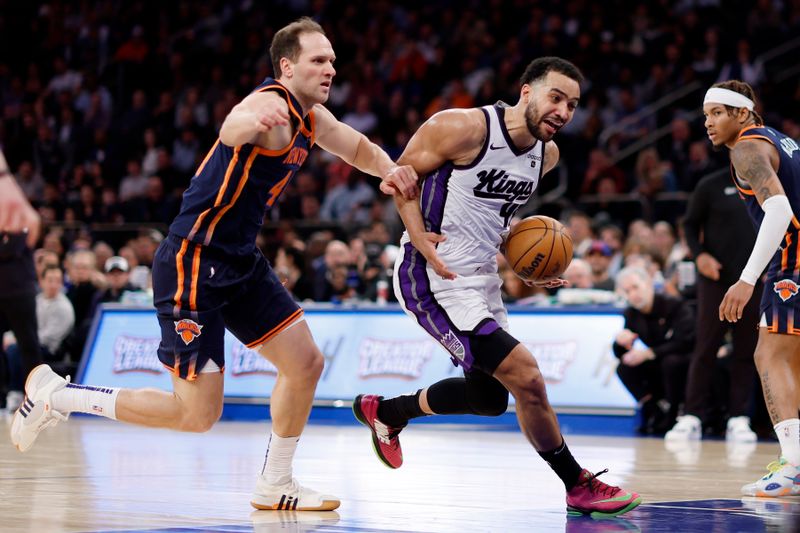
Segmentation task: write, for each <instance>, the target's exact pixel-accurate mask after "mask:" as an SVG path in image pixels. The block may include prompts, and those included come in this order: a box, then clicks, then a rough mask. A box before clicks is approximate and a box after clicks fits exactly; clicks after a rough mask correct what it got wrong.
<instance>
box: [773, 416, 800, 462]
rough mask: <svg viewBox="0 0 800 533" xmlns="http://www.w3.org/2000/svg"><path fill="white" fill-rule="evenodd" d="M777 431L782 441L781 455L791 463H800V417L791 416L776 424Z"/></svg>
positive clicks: (779, 440)
mask: <svg viewBox="0 0 800 533" xmlns="http://www.w3.org/2000/svg"><path fill="white" fill-rule="evenodd" d="M775 433H776V434H777V435H778V442H780V443H781V455H782V456H783V458H784V459H786V460H787V461H789V463H791V464H793V465H795V466H799V465H800V418H789V419H788V420H782V421H781V422H778V423H777V424H775Z"/></svg>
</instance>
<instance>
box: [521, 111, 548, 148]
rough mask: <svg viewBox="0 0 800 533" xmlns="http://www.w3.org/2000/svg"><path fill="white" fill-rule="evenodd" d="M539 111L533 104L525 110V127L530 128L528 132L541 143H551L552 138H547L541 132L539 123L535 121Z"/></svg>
mask: <svg viewBox="0 0 800 533" xmlns="http://www.w3.org/2000/svg"><path fill="white" fill-rule="evenodd" d="M538 114H539V113H538V110H537V109H536V106H535V105H533V104H531V105H529V106H528V107H526V108H525V126H526V127H527V128H528V131H529V132H530V133H531V135H533V138H534V139H538V140H540V141H549V140H550V138H547V137H546V136H545V134H544V133H542V130H541V124H539V121H537V120H534V118H535V117H536V115H538Z"/></svg>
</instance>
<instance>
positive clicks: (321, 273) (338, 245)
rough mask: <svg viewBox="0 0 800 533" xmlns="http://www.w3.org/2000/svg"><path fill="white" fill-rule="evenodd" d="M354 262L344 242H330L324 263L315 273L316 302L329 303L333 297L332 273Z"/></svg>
mask: <svg viewBox="0 0 800 533" xmlns="http://www.w3.org/2000/svg"><path fill="white" fill-rule="evenodd" d="M351 262H352V255H351V252H350V248H349V247H348V246H347V244H345V243H344V242H342V241H339V240H334V241H330V242H329V243H328V244H327V246H326V247H325V255H324V256H323V261H321V262H320V264H319V265H318V266H317V267H316V270H315V273H314V301H316V302H328V301H330V299H331V296H332V295H333V291H334V289H333V286H332V284H331V274H330V272H331V271H332V270H334V269H336V268H338V267H342V266H344V267H347V266H348V265H350V264H351Z"/></svg>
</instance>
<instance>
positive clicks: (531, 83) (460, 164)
mask: <svg viewBox="0 0 800 533" xmlns="http://www.w3.org/2000/svg"><path fill="white" fill-rule="evenodd" d="M582 80H583V76H582V75H581V73H580V71H579V70H578V69H577V68H576V67H575V66H574V65H573V64H572V63H570V62H568V61H565V60H563V59H560V58H556V57H545V58H540V59H537V60H535V61H533V62H532V63H531V64H530V65H529V66H528V68H527V69H526V70H525V73H524V74H523V75H522V79H521V84H522V88H521V89H520V99H519V101H518V102H517V104H516V105H515V106H513V107H506V106H504V105H499V104H498V105H494V106H485V107H482V108H474V109H452V110H446V111H442V112H440V113H437V114H436V115H434V116H433V117H431V118H430V119H429V120H428V121H427V122H425V123H424V124H423V125H422V126H421V127H420V128H419V130H418V131H417V132H416V133H415V134H414V136H413V137H412V139H411V140H410V141H409V144H408V146H407V147H406V149H405V151H404V152H403V155H402V156H401V157H400V159H399V160H398V162H399V163H401V164H404V165H406V164H407V165H411V166H412V167H414V170H416V172H417V174H418V175H420V176H426V178H425V180H424V184H423V186H422V193H421V197H420V199H419V200H408V199H400V198H398V196H397V195H395V198H396V201H397V205H398V209H399V211H400V215H401V217H402V218H403V222H404V223H405V225H406V233H405V234H404V235H403V239H402V241H401V252H400V254H399V255H398V258H397V261H396V263H395V269H394V272H395V275H394V290H395V294H396V295H397V297H398V300H399V301H400V303H401V304H402V305H403V308H404V309H405V311H406V313H407V314H408V315H409V316H411V317H412V318H414V319H415V320H416V321H417V322H418V323H419V325H420V326H422V328H423V329H425V331H426V332H428V333H429V334H430V335H431V336H432V337H433V338H434V339H436V341H438V342H440V343H441V344H442V345H443V346H444V347H445V348H446V349H447V350H448V351H449V352H450V354H451V357H452V359H453V362H454V363H456V364H458V365H460V366H461V367H462V369H463V370H464V377H463V378H451V379H446V380H443V381H440V382H438V383H435V384H433V385H431V386H430V387H427V388H425V389H421V390H419V391H417V392H416V394H412V395H408V396H399V397H397V398H392V399H383V398H382V397H381V396H375V395H360V396H358V397H357V398H356V399H355V401H354V404H353V410H354V413H355V415H356V417H357V418H358V419H359V421H361V422H362V423H363V424H365V425H367V426H368V427H369V428H370V429H371V430H372V437H373V443H374V445H375V450H376V452H377V453H378V456H379V458H380V459H381V461H383V462H384V463H385V464H386V465H387V466H389V467H391V468H398V467H399V466H400V465H401V464H402V461H403V457H402V450H401V448H400V441H399V439H398V434H399V433H400V431H401V430H402V429H403V428H404V427H405V425H406V424H407V423H408V421H409V420H411V419H412V418H417V417H421V416H426V415H433V414H466V413H472V414H477V415H483V416H498V415H500V414H502V413H504V412H505V411H506V408H507V406H508V393H509V391H510V392H511V394H513V395H514V398H515V399H516V406H517V418H518V420H519V424H520V427H521V428H522V431H523V433H524V434H525V436H526V437H527V438H528V440H529V441H530V442H531V444H532V445H533V446H534V448H535V449H536V450H537V451H538V452H539V455H540V456H541V457H542V458H543V459H544V460H545V461H547V463H548V464H549V465H550V466H551V468H552V469H553V470H554V471H555V473H556V474H557V475H558V476H559V477H560V478H561V480H562V481H563V482H564V485H565V487H566V490H567V510H568V512H570V513H571V514H592V515H594V516H598V515H602V516H613V515H617V514H621V513H625V512H627V511H629V510H631V509H633V508H634V507H636V506H637V505H639V503H640V501H641V499H640V498H639V495H638V494H636V493H632V492H627V491H625V490H622V489H620V488H618V487H613V486H610V485H607V484H605V483H603V482H602V481H600V480H599V479H598V476H599V475H600V474H602V473H604V472H606V470H604V471H603V472H600V473H599V474H593V473H591V472H590V471H589V470H586V469H583V468H581V467H580V466H579V465H578V463H577V462H576V461H575V459H574V458H573V457H572V454H571V453H570V451H569V449H568V448H567V445H566V443H565V442H564V439H563V438H562V436H561V431H560V429H559V425H558V420H557V418H556V414H555V412H554V411H553V408H552V407H551V406H550V404H549V403H548V401H547V392H546V390H545V382H544V377H543V376H542V373H541V371H540V370H539V367H538V366H537V363H536V360H535V358H534V357H533V355H532V354H531V352H530V351H529V350H528V349H527V348H526V347H525V346H524V345H523V344H521V343H520V342H519V341H518V340H517V339H515V338H514V337H512V336H511V335H510V334H509V333H508V331H507V330H508V314H507V312H506V309H505V307H504V306H503V303H502V300H501V298H500V285H501V279H500V277H499V275H498V272H497V270H498V267H497V260H496V256H497V253H498V250H499V248H500V245H501V243H502V242H503V238H504V236H505V234H506V233H507V231H508V227H509V221H510V220H511V218H512V217H513V215H514V213H515V212H516V211H517V209H518V208H519V207H520V206H522V205H524V204H525V203H526V202H527V201H528V198H529V197H530V196H531V194H532V193H533V191H534V189H535V188H536V186H537V185H538V183H539V180H540V179H541V177H542V175H543V174H545V173H546V172H548V171H549V170H551V169H552V168H553V167H554V166H555V165H556V163H557V162H558V148H557V147H556V145H555V143H554V142H553V141H552V138H553V136H554V135H555V134H556V132H557V131H558V130H559V129H561V128H562V127H564V126H565V125H566V124H567V123H568V122H569V121H570V120H571V119H572V115H573V113H574V111H575V108H576V106H577V105H578V100H579V98H580V82H581V81H582ZM562 283H563V280H560V279H559V280H553V281H552V282H550V283H549V284H548V285H550V286H560V285H561V284H562Z"/></svg>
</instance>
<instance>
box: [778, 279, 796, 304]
mask: <svg viewBox="0 0 800 533" xmlns="http://www.w3.org/2000/svg"><path fill="white" fill-rule="evenodd" d="M774 285H775V286H774V287H773V290H774V291H775V292H776V293H777V294H778V296H780V297H781V300H783V301H784V302H785V301H786V300H788V299H789V298H791V297H792V296H794V295H795V294H797V291H798V290H800V287H798V285H797V283H795V282H794V281H792V280H790V279H782V280H780V281H776V282H775V284H774Z"/></svg>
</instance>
